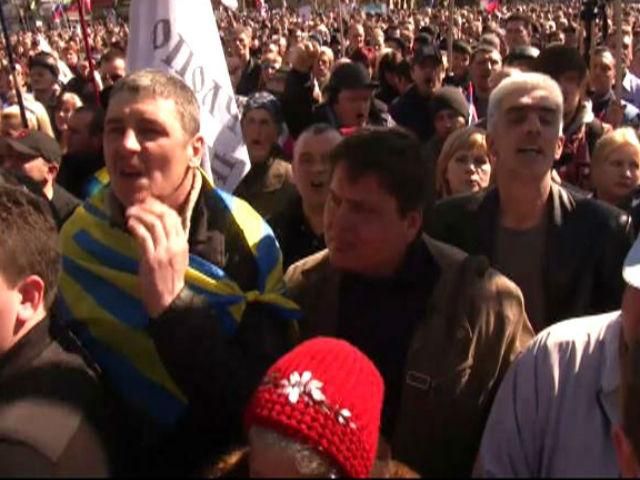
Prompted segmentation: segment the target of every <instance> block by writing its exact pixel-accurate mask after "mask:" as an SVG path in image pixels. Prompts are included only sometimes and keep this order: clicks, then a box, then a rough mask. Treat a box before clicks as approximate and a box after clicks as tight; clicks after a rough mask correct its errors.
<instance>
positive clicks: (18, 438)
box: [0, 320, 114, 477]
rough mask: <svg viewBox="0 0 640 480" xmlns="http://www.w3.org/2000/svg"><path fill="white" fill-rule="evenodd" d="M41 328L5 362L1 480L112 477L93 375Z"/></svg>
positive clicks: (0, 369)
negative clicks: (15, 479)
mask: <svg viewBox="0 0 640 480" xmlns="http://www.w3.org/2000/svg"><path fill="white" fill-rule="evenodd" d="M48 327H49V322H48V321H46V320H45V321H42V322H40V323H39V324H37V325H36V326H35V327H34V328H33V329H32V330H31V331H30V332H29V333H28V334H27V335H26V336H25V337H23V338H22V339H21V340H20V341H19V342H18V343H17V344H16V345H14V346H13V347H12V348H11V349H10V350H9V351H8V352H7V353H6V354H5V355H4V356H3V357H2V358H0V476H1V477H14V476H34V477H56V476H57V477H59V476H62V477H69V476H91V477H93V476H108V475H109V474H110V473H112V472H113V467H114V465H113V464H112V462H113V461H114V456H113V451H112V450H110V445H113V444H112V439H111V437H110V436H109V434H108V432H107V425H108V423H107V417H106V416H105V415H106V414H107V411H108V408H107V404H106V403H105V397H104V395H103V391H102V388H101V386H100V384H99V383H98V380H97V378H96V375H95V373H94V372H93V371H92V370H91V369H90V368H89V367H88V366H87V365H86V364H85V362H84V361H83V359H82V358H81V357H80V356H79V355H76V354H73V353H69V352H67V351H65V350H64V349H63V348H62V347H61V346H60V344H58V343H57V342H56V341H54V340H53V339H52V338H51V336H50V335H49V331H48Z"/></svg>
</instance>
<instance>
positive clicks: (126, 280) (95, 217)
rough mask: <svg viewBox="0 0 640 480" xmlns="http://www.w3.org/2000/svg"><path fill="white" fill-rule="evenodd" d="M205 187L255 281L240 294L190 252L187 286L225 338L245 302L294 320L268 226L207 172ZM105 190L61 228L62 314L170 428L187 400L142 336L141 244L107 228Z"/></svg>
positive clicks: (128, 392) (126, 388) (118, 385)
mask: <svg viewBox="0 0 640 480" xmlns="http://www.w3.org/2000/svg"><path fill="white" fill-rule="evenodd" d="M202 188H203V190H204V194H205V195H211V196H213V197H215V198H214V200H215V201H217V202H222V204H223V205H224V206H225V207H226V211H227V212H228V214H229V215H230V216H231V217H233V219H234V220H235V222H236V223H237V224H238V225H239V226H240V229H241V231H242V234H243V235H244V238H245V240H246V242H247V244H248V245H250V246H251V250H252V253H253V255H254V258H255V261H256V263H257V266H258V272H259V273H258V282H257V286H256V289H255V290H253V291H249V292H243V291H242V290H241V289H240V287H239V286H238V285H237V284H236V283H235V282H234V281H233V280H232V279H230V278H229V277H228V276H227V275H226V274H225V272H224V271H223V270H221V269H220V268H219V267H217V266H216V265H214V264H212V263H210V262H208V261H206V260H204V259H202V258H200V257H197V256H195V255H190V257H189V268H188V270H187V273H186V278H185V280H186V282H185V283H186V286H185V288H188V289H190V290H191V291H192V292H193V293H196V294H198V295H204V296H205V297H206V298H207V300H208V301H209V302H210V304H211V307H212V309H213V310H214V311H215V313H216V315H215V321H218V322H219V324H220V329H221V331H222V332H224V333H225V334H226V335H229V336H232V335H233V334H234V333H235V331H236V329H237V328H238V324H239V322H240V321H241V318H242V315H243V312H244V310H245V308H246V306H247V304H249V303H253V302H260V303H263V304H267V305H269V306H270V307H272V309H273V310H275V311H276V312H277V313H278V314H279V315H280V316H281V317H283V318H285V319H288V320H295V319H297V318H298V314H299V310H298V307H297V306H296V305H295V304H294V303H293V302H291V301H290V300H288V299H286V298H285V297H283V295H282V294H283V292H284V282H283V278H282V255H281V252H280V249H279V247H278V244H277V241H276V239H275V237H274V235H273V233H272V231H271V229H270V228H269V226H268V225H267V223H266V222H265V221H264V220H263V219H262V218H261V217H260V216H259V215H258V214H257V213H256V212H255V211H254V210H253V209H252V208H251V207H250V206H249V205H248V204H247V203H246V202H244V201H242V200H240V199H238V198H236V197H233V196H232V195H229V194H227V193H224V192H222V191H221V190H218V189H216V188H213V186H212V185H211V184H210V182H209V180H208V179H207V177H206V176H205V175H203V187H202ZM108 192H109V189H108V188H104V189H101V190H100V191H99V192H98V193H97V194H96V195H95V196H93V197H92V198H90V199H89V200H88V201H87V202H86V203H85V204H84V205H83V206H82V207H79V208H78V209H77V210H76V211H75V213H74V214H73V216H72V217H71V218H70V219H69V220H68V221H67V222H66V224H65V226H64V228H63V230H62V232H61V241H62V253H63V273H62V278H61V282H60V295H59V297H60V312H59V313H60V315H61V318H62V320H63V322H64V323H65V324H66V325H68V326H69V327H70V328H71V329H72V331H73V332H74V333H75V334H76V335H77V336H78V338H79V339H80V341H81V343H82V344H83V346H84V348H85V349H86V350H87V351H88V352H89V354H90V355H91V356H92V357H93V359H94V361H96V363H97V364H98V365H99V366H100V368H101V369H102V370H103V372H104V373H105V375H106V377H107V379H108V381H109V382H110V384H111V385H112V386H114V387H115V389H116V391H118V392H119V393H120V394H121V395H122V396H123V398H124V399H125V400H127V401H128V403H129V404H132V405H134V406H136V407H138V408H140V409H142V410H143V411H146V412H147V413H148V414H149V415H150V416H151V417H152V418H154V419H155V420H156V421H157V422H158V423H159V424H163V425H166V426H170V425H172V424H174V423H175V421H176V420H177V419H178V418H179V417H180V416H181V415H182V413H183V412H184V410H185V408H186V406H187V403H188V401H187V399H186V397H185V396H184V394H183V393H182V392H181V391H180V389H179V388H178V386H177V385H176V384H175V382H174V380H173V379H172V378H171V376H170V374H169V373H168V371H167V370H166V369H165V366H164V365H163V363H162V360H161V358H160V356H159V353H158V352H157V350H156V348H155V345H154V343H153V340H152V338H151V337H150V335H149V334H148V333H147V327H148V325H149V317H148V314H147V313H146V311H145V309H144V307H143V304H142V302H141V301H140V295H139V292H138V282H139V279H138V259H139V254H138V248H137V245H136V241H135V240H134V238H133V237H132V236H131V235H129V234H128V233H127V232H125V231H123V230H120V229H118V228H115V227H113V226H111V224H110V222H109V217H108V215H107V213H106V212H107V207H106V205H107V195H108ZM212 321H214V320H213V319H212Z"/></svg>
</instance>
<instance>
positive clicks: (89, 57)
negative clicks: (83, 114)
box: [77, 0, 100, 106]
mask: <svg viewBox="0 0 640 480" xmlns="http://www.w3.org/2000/svg"><path fill="white" fill-rule="evenodd" d="M77 2H78V13H79V14H80V28H81V29H82V39H83V41H84V49H85V53H86V55H87V61H88V62H89V72H90V75H91V82H92V83H93V89H94V91H95V95H96V106H100V89H99V88H98V82H97V81H96V69H95V66H94V65H93V57H92V55H91V45H90V44H89V33H88V30H87V22H86V21H85V18H84V0H77Z"/></svg>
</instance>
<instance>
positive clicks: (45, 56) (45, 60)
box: [29, 52, 60, 79]
mask: <svg viewBox="0 0 640 480" xmlns="http://www.w3.org/2000/svg"><path fill="white" fill-rule="evenodd" d="M33 67H42V68H46V69H47V70H49V71H50V72H51V74H52V75H53V76H54V77H55V78H56V79H57V78H58V76H59V75H60V69H59V68H58V61H57V60H56V57H54V56H53V55H51V54H50V53H46V52H40V53H37V54H36V55H34V56H33V57H31V59H30V60H29V69H30V70H31V69H32V68H33Z"/></svg>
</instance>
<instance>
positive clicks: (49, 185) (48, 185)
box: [42, 183, 53, 201]
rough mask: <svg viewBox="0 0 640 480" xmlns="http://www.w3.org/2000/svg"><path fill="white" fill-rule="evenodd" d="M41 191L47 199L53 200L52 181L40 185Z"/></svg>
mask: <svg viewBox="0 0 640 480" xmlns="http://www.w3.org/2000/svg"><path fill="white" fill-rule="evenodd" d="M42 192H43V193H44V196H45V197H47V199H48V200H49V201H52V200H53V183H46V184H45V185H44V186H43V187H42Z"/></svg>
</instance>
